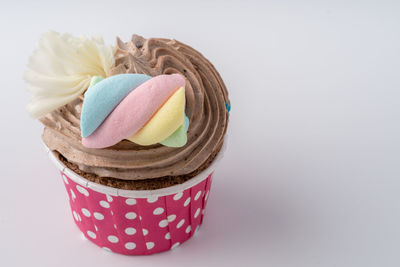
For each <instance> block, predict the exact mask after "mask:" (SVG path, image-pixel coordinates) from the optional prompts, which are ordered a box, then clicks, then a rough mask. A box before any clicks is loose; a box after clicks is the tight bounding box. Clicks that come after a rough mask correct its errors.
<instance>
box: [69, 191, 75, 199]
mask: <svg viewBox="0 0 400 267" xmlns="http://www.w3.org/2000/svg"><path fill="white" fill-rule="evenodd" d="M70 191H71V197H72V200H75V198H76V195H75V193H74V191H72V189H70Z"/></svg>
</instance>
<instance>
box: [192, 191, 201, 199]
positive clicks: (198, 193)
mask: <svg viewBox="0 0 400 267" xmlns="http://www.w3.org/2000/svg"><path fill="white" fill-rule="evenodd" d="M200 196H201V191H199V192H197V194H196V196H195V197H194V200H198V199H199V197H200Z"/></svg>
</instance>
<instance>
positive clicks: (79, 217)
mask: <svg viewBox="0 0 400 267" xmlns="http://www.w3.org/2000/svg"><path fill="white" fill-rule="evenodd" d="M77 214H78V221H82V218H81V215H79V213H77Z"/></svg>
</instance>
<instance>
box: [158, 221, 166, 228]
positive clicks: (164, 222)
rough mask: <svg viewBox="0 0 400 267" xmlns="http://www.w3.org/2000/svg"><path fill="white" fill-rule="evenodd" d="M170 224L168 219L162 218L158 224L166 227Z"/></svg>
mask: <svg viewBox="0 0 400 267" xmlns="http://www.w3.org/2000/svg"><path fill="white" fill-rule="evenodd" d="M167 225H168V221H167V220H162V221H160V222H159V223H158V226H160V227H162V228H164V227H166V226H167Z"/></svg>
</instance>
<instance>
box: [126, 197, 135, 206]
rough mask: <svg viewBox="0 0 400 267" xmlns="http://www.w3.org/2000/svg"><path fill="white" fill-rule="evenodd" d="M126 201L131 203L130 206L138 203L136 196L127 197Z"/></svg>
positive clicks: (128, 203) (127, 203)
mask: <svg viewBox="0 0 400 267" xmlns="http://www.w3.org/2000/svg"><path fill="white" fill-rule="evenodd" d="M125 203H126V205H130V206H132V205H135V204H136V199H134V198H127V199H126V200H125Z"/></svg>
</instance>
